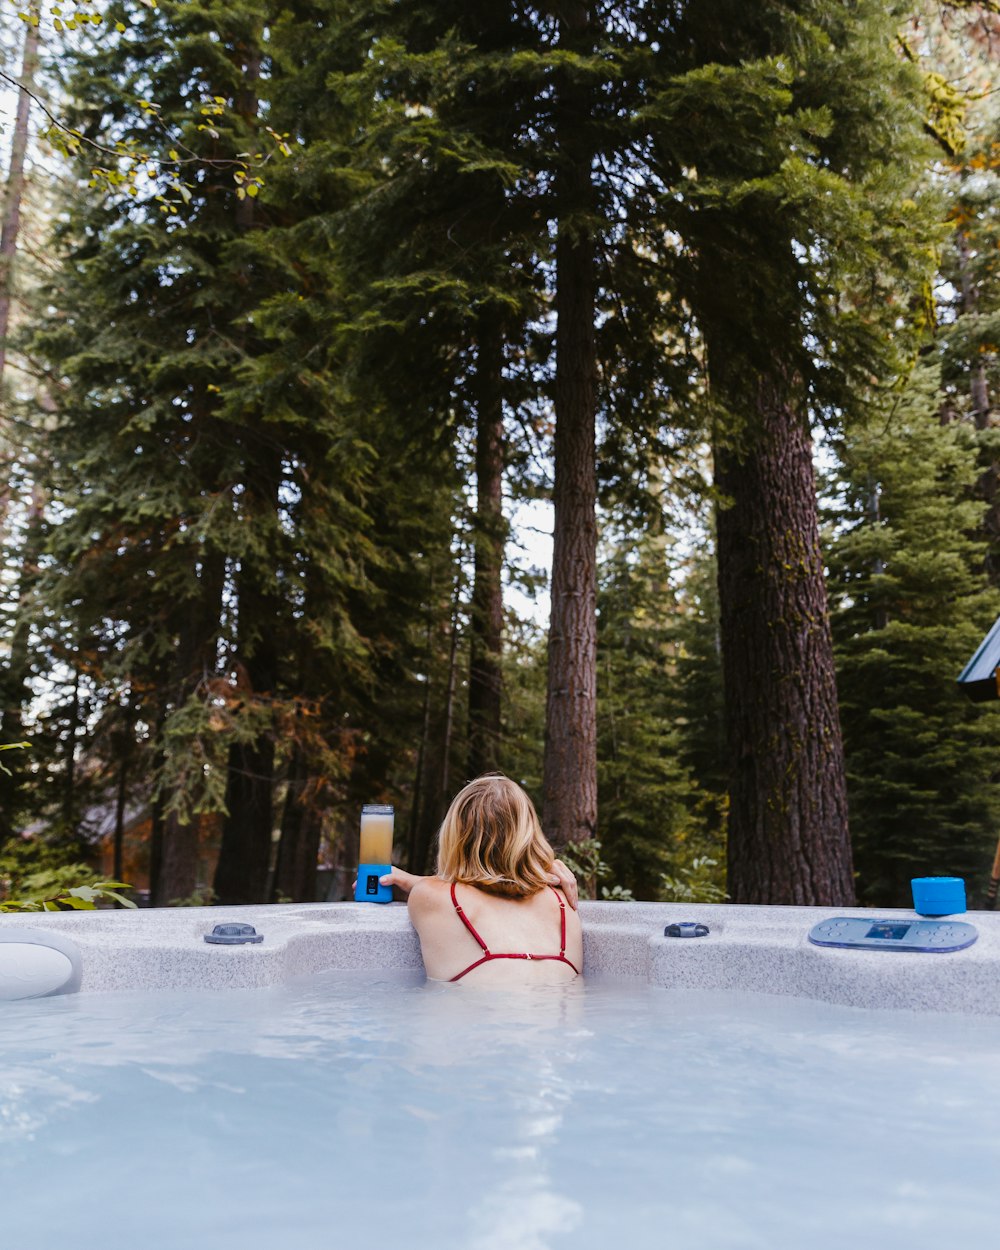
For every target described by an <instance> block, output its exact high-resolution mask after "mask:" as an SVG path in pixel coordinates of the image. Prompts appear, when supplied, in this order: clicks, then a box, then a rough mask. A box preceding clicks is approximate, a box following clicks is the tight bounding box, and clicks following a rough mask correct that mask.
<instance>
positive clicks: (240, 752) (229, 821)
mask: <svg viewBox="0 0 1000 1250" xmlns="http://www.w3.org/2000/svg"><path fill="white" fill-rule="evenodd" d="M238 594H239V614H240V621H241V633H243V631H244V630H246V631H247V633H246V634H244V637H247V636H248V634H249V636H251V637H252V630H253V629H254V627H256V628H257V629H259V630H260V633H259V635H258V636H257V637H256V639H254V641H253V642H249V643H246V644H244V645H241V646H240V648H239V654H240V656H241V657H242V660H241V664H242V668H243V670H244V671H245V673H246V676H247V678H248V683H249V689H248V690H247V697H248V699H259V698H261V697H262V696H263V697H265V698H272V697H273V695H274V689H275V686H276V684H277V667H278V661H277V652H276V648H275V641H274V631H275V629H276V628H277V620H278V615H277V611H276V605H275V602H274V598H273V596H272V595H270V594H267V593H265V592H263V591H261V589H260V587H259V585H258V584H257V583H256V580H255V579H254V578H253V577H252V576H251V575H250V573H249V571H248V572H247V573H246V575H245V576H244V577H243V578H242V580H241V584H240V587H239V592H238ZM273 787H274V737H273V735H272V733H271V732H270V731H265V732H263V733H260V734H258V735H257V736H256V737H255V738H253V739H252V740H251V741H249V742H234V743H233V745H232V746H231V747H230V750H229V763H228V776H227V779H226V816H225V820H224V822H223V829H222V844H221V846H220V848H219V862H218V864H217V866H216V870H215V894H216V898H217V901H218V902H220V903H265V902H267V893H268V889H267V887H268V874H269V871H270V865H271V843H272V834H273V825H274V806H273Z"/></svg>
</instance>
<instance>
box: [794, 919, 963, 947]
mask: <svg viewBox="0 0 1000 1250" xmlns="http://www.w3.org/2000/svg"><path fill="white" fill-rule="evenodd" d="M978 936H979V934H978V933H977V932H976V929H975V926H974V925H971V924H966V923H965V922H964V921H963V920H907V919H906V917H905V916H904V917H902V918H899V917H893V918H892V919H891V920H877V919H872V920H868V919H861V918H859V917H857V916H833V917H832V918H831V919H829V920H821V921H820V922H819V924H816V925H813V927H812V928H811V929H810V930H809V941H810V942H812V943H813V944H814V945H816V946H842V947H844V948H846V949H848V950H866V951H930V952H931V953H933V954H938V955H943V954H947V952H948V951H960V950H964V949H965V947H967V946H971V945H972V943H973V942H974V941H975V940H976V938H977V937H978Z"/></svg>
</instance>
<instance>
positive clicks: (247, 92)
mask: <svg viewBox="0 0 1000 1250" xmlns="http://www.w3.org/2000/svg"><path fill="white" fill-rule="evenodd" d="M259 37H260V32H259V31H256V32H255V38H259ZM238 56H239V58H240V60H241V62H242V65H243V71H244V79H243V85H242V87H241V89H240V90H239V91H237V92H236V95H235V99H234V102H233V105H234V110H235V112H236V113H237V114H238V115H239V116H240V117H242V118H244V119H245V120H246V121H247V122H248V123H249V124H253V123H254V122H255V121H256V119H257V115H258V110H259V104H260V101H259V98H258V94H257V83H258V81H259V79H260V71H261V53H260V49H259V46H251V45H250V44H247V45H243V46H241V47H240V48H239V49H238ZM236 224H237V228H238V229H239V231H240V232H241V233H247V232H248V231H250V230H252V229H253V228H254V226H255V218H254V201H253V200H252V199H251V198H249V197H245V198H243V199H237V202H236ZM241 281H242V283H243V284H244V285H245V286H246V287H247V288H249V286H250V284H251V282H252V274H251V272H250V270H249V267H248V268H247V269H246V270H245V271H244V273H243V274H242V277H241ZM244 337H245V336H244V334H243V332H242V331H239V330H238V331H237V332H236V334H235V338H236V340H237V341H241V340H242V339H243V338H244ZM241 346H243V343H242V342H241ZM257 419H258V420H259V419H260V418H259V417H258V418H257ZM245 472H246V481H245V483H244V486H245V496H244V498H245V500H246V507H247V517H246V523H247V525H253V523H254V521H253V515H254V509H255V507H256V508H260V509H261V511H262V512H264V513H266V514H267V515H268V516H269V517H270V516H273V515H275V514H276V513H277V511H278V483H279V481H280V478H281V467H280V453H279V454H278V456H277V457H276V455H275V452H274V449H273V447H272V445H271V442H270V440H269V439H266V438H261V439H260V443H259V446H254V445H253V444H252V442H251V441H250V440H249V439H248V444H247V451H246V465H245ZM265 559H266V557H261V556H259V555H254V554H252V553H247V554H246V555H245V557H244V561H243V567H242V568H241V572H240V576H239V579H238V586H237V599H238V605H239V607H238V612H239V630H238V632H239V642H238V646H237V655H236V657H235V658H236V661H237V663H239V664H240V665H241V667H242V669H243V671H244V672H245V674H246V677H247V679H248V683H249V697H250V698H251V699H254V698H260V697H261V696H264V697H267V698H273V696H274V692H275V688H276V686H277V679H278V656H277V644H276V637H275V633H276V629H277V622H278V619H279V612H278V609H279V603H278V600H277V597H276V595H275V594H274V593H273V591H272V590H271V589H270V588H269V587H268V585H267V583H268V581H269V578H270V570H268V569H266V568H263V567H261V566H262V564H263V562H264V561H265ZM254 566H256V567H254ZM274 759H275V750H274V737H273V735H272V733H271V732H270V731H267V732H263V733H260V734H258V735H257V736H256V737H255V738H254V739H253V740H252V741H249V742H236V743H234V744H233V745H232V747H231V748H230V752H229V764H228V776H227V779H226V811H227V814H226V817H225V821H224V824H223V832H222V845H221V847H220V850H219V861H218V865H217V867H216V871H215V894H216V897H217V900H218V901H219V902H220V903H263V902H266V901H267V894H268V876H269V872H270V861H271V846H272V834H273V822H274V807H273V789H274Z"/></svg>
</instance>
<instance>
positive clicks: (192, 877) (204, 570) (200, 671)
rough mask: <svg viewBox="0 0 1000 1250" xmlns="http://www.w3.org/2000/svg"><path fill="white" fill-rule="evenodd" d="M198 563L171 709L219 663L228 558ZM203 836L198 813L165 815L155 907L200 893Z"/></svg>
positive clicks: (209, 555) (208, 557) (191, 797)
mask: <svg viewBox="0 0 1000 1250" xmlns="http://www.w3.org/2000/svg"><path fill="white" fill-rule="evenodd" d="M200 565H201V569H200V572H199V573H198V574H197V585H198V592H197V594H196V595H194V596H192V597H191V598H188V599H184V600H182V601H181V603H180V604H179V607H180V609H181V613H180V621H181V624H180V628H179V629H178V631H177V646H176V649H175V651H174V656H173V660H172V665H171V670H170V673H169V677H168V686H167V689H168V695H169V699H170V705H171V708H172V709H177V708H181V707H183V706H184V704H185V703H186V702H187V701H188V699H190V698H191V696H192V695H193V694H194V693H195V692H196V691H197V689H198V686H199V684H200V683H201V682H202V681H203V680H204V679H205V676H206V674H209V673H212V672H214V671H215V669H216V667H217V660H216V648H217V641H218V636H219V620H220V616H221V611H222V596H223V588H224V583H225V561H224V560H223V558H222V557H221V556H220V555H219V554H218V553H217V552H213V551H208V552H205V553H204V554H203V555H202V557H201V560H200ZM171 749H172V750H184V747H183V746H180V747H178V746H177V745H173V746H172V747H171ZM182 775H183V770H182ZM188 784H192V785H193V786H195V787H197V786H198V784H199V783H198V781H197V780H194V781H193V782H190V781H189V782H188ZM197 797H198V795H197V794H196V793H193V794H187V795H185V796H184V802H183V808H184V809H185V811H190V808H191V807H192V806H193V804H194V801H195V800H196V799H197ZM199 840H200V828H199V821H198V819H197V818H195V817H191V818H188V819H184V818H183V817H182V815H181V814H180V812H177V811H170V812H165V813H164V814H163V818H162V824H161V830H160V855H159V861H158V867H157V874H156V887H155V889H152V888H151V891H150V901H151V902H152V904H153V906H154V907H168V906H170V905H171V904H172V903H175V902H177V900H178V899H186V898H190V897H191V896H192V895H193V894H195V893H196V892H197V889H198V886H199V881H198V858H199V856H198V852H199Z"/></svg>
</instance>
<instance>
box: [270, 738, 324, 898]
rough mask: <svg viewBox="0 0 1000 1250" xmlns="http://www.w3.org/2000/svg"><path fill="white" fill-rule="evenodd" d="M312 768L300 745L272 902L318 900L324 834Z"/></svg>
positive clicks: (290, 782)
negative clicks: (318, 869)
mask: <svg viewBox="0 0 1000 1250" xmlns="http://www.w3.org/2000/svg"><path fill="white" fill-rule="evenodd" d="M308 773H309V769H308V764H307V760H306V756H305V752H304V750H303V748H302V747H301V746H299V745H296V746H295V748H294V750H293V752H292V758H291V762H290V763H289V766H288V793H287V794H286V795H285V807H284V811H283V812H282V817H281V841H280V842H279V843H278V862H277V864H276V865H275V870H274V888H273V890H272V892H271V893H272V898H271V901H272V902H274V903H277V902H282V901H285V900H291V901H292V902H296V903H314V902H315V901H316V861H317V859H318V858H319V844H320V838H321V837H322V833H323V814H322V812H321V811H320V810H319V807H318V805H317V803H316V802H315V794H313V796H312V797H310V794H309V775H308Z"/></svg>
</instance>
